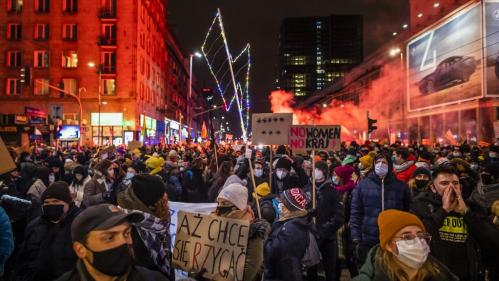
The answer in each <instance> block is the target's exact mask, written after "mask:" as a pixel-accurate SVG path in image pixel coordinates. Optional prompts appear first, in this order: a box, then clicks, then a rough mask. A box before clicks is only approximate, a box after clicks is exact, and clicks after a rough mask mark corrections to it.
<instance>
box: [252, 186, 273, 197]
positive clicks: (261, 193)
mask: <svg viewBox="0 0 499 281" xmlns="http://www.w3.org/2000/svg"><path fill="white" fill-rule="evenodd" d="M269 194H270V187H269V184H268V183H267V182H262V183H261V184H259V185H258V186H257V187H256V192H253V197H256V196H257V195H258V198H261V197H265V196H267V195H269Z"/></svg>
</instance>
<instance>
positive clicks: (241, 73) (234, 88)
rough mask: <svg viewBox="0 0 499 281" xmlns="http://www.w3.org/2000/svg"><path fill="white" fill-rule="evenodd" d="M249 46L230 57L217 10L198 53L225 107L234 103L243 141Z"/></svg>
mask: <svg viewBox="0 0 499 281" xmlns="http://www.w3.org/2000/svg"><path fill="white" fill-rule="evenodd" d="M250 49H251V48H250V44H247V45H246V46H245V47H244V49H243V50H242V51H241V52H240V53H239V54H238V55H237V56H236V57H235V58H233V56H232V54H231V52H230V49H229V45H228V43H227V37H226V34H225V30H224V26H223V21H222V14H221V12H220V9H218V11H217V14H216V15H215V18H214V19H213V21H212V23H211V26H210V28H209V29H208V32H207V33H206V37H205V40H204V42H203V45H202V46H201V52H202V53H203V57H204V58H205V60H206V63H207V64H208V68H209V70H210V73H211V75H212V76H213V78H214V80H215V83H216V90H217V92H218V94H219V95H220V96H221V98H222V101H223V104H224V107H225V110H226V111H230V110H231V109H232V105H233V103H234V101H235V102H236V105H237V109H236V110H237V111H238V114H239V121H240V125H241V131H242V138H243V140H246V139H247V130H248V125H249V111H250V100H249V99H250V97H249V80H250V69H251V52H250ZM224 51H225V52H224ZM227 101H229V102H228V104H227Z"/></svg>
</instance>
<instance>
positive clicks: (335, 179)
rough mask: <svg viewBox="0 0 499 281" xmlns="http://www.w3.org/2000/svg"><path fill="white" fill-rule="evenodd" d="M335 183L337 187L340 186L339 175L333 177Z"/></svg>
mask: <svg viewBox="0 0 499 281" xmlns="http://www.w3.org/2000/svg"><path fill="white" fill-rule="evenodd" d="M333 183H334V184H336V185H339V184H340V177H338V176H337V175H333Z"/></svg>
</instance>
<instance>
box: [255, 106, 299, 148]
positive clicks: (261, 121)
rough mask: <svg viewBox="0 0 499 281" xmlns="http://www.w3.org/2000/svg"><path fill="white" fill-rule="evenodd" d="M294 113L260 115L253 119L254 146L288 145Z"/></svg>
mask: <svg viewBox="0 0 499 281" xmlns="http://www.w3.org/2000/svg"><path fill="white" fill-rule="evenodd" d="M292 123H293V114H292V113H258V114H256V113H255V114H253V117H252V118H251V128H252V130H253V137H252V143H253V144H254V145H259V144H265V145H271V144H288V143H289V141H288V137H289V127H291V124H292Z"/></svg>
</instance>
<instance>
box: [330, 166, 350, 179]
mask: <svg viewBox="0 0 499 281" xmlns="http://www.w3.org/2000/svg"><path fill="white" fill-rule="evenodd" d="M353 172H354V169H353V167H352V166H350V165H345V166H338V167H336V168H334V173H335V174H337V175H338V177H340V178H342V179H343V180H349V179H350V178H351V177H352V174H353Z"/></svg>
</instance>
